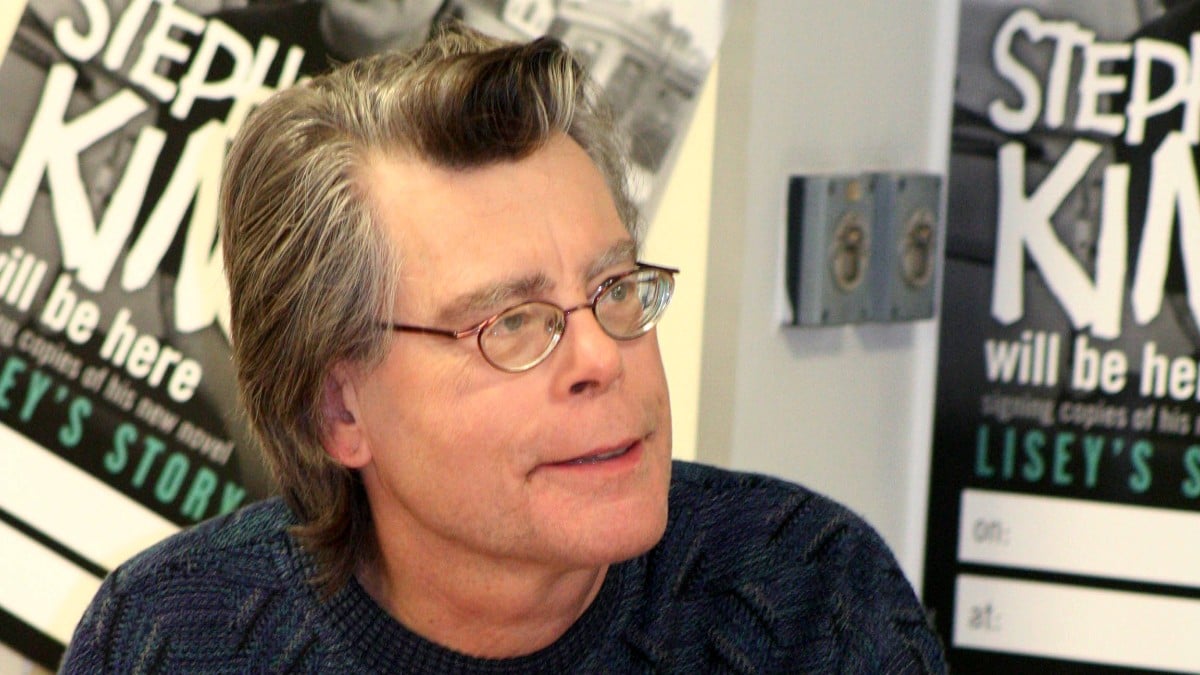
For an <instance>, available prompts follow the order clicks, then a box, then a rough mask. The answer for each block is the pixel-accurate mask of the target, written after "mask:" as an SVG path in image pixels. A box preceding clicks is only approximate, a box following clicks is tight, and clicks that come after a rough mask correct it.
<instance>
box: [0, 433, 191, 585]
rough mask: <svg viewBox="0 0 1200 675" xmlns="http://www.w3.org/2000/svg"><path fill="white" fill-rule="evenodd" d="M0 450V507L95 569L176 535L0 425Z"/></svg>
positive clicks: (151, 514)
mask: <svg viewBox="0 0 1200 675" xmlns="http://www.w3.org/2000/svg"><path fill="white" fill-rule="evenodd" d="M0 448H3V451H2V452H0V508H3V509H4V510H5V511H8V512H9V513H11V514H12V515H14V516H16V517H17V518H19V519H21V520H22V521H24V522H25V523H28V524H29V525H30V526H31V527H33V528H35V529H37V530H38V531H40V532H41V533H42V534H44V535H46V536H47V537H50V538H51V539H53V540H55V541H57V542H58V543H60V544H62V545H63V546H65V547H67V548H69V549H71V550H72V551H75V552H77V553H79V554H80V555H82V556H83V557H85V558H87V559H88V560H90V561H92V562H93V563H96V564H97V565H99V566H101V567H104V568H106V569H112V568H113V567H116V566H117V565H118V564H120V563H122V562H124V561H125V560H126V559H128V558H129V557H130V556H131V555H133V554H135V553H137V552H138V551H141V550H142V549H144V548H146V547H147V546H150V545H151V544H154V543H155V542H157V541H159V540H160V539H163V538H164V537H166V536H167V535H170V534H173V533H175V532H178V531H179V527H178V526H177V525H175V524H174V523H172V522H171V521H169V520H167V519H166V518H163V517H162V516H160V515H158V514H157V513H154V512H153V511H151V510H150V509H148V508H146V507H145V506H142V505H141V504H139V503H137V502H135V501H133V499H131V498H129V497H126V496H125V495H123V494H121V493H120V492H119V491H118V490H117V489H116V488H113V487H111V486H109V485H108V484H106V483H104V482H103V481H101V480H100V479H99V478H96V477H95V476H93V475H91V474H89V473H88V472H86V471H84V470H83V469H80V468H79V467H77V466H75V465H74V464H72V463H71V462H68V461H67V460H65V459H63V458H62V457H59V456H58V455H56V454H54V453H53V452H50V451H49V450H47V449H45V448H43V447H42V446H40V445H38V444H36V443H34V442H32V441H30V440H29V439H27V438H25V437H24V436H22V435H20V434H18V433H16V432H15V431H13V430H12V429H9V428H8V427H5V426H3V425H0ZM90 451H91V452H95V450H94V449H93V450H90ZM2 550H4V549H2V548H0V551H2ZM0 597H2V596H0Z"/></svg>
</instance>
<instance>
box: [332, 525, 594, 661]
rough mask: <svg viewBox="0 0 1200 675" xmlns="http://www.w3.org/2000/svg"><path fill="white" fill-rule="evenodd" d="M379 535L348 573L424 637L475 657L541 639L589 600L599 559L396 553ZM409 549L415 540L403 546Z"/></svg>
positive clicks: (559, 629)
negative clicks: (373, 548)
mask: <svg viewBox="0 0 1200 675" xmlns="http://www.w3.org/2000/svg"><path fill="white" fill-rule="evenodd" d="M396 548H397V547H396V546H395V545H394V544H393V545H392V546H389V545H388V543H387V542H386V541H381V542H380V549H379V550H380V556H379V557H378V558H377V559H376V561H375V563H373V564H372V565H370V566H368V567H364V568H362V569H360V570H359V571H358V572H357V573H356V576H357V578H358V580H359V583H360V584H361V585H362V586H363V588H364V589H366V591H367V593H368V594H369V595H370V596H371V597H372V598H373V599H374V600H375V602H377V603H379V605H380V606H381V607H383V608H384V610H386V611H387V612H388V614H390V615H391V616H392V617H393V618H395V619H396V620H397V621H400V622H401V623H403V624H404V625H405V626H406V627H407V628H408V629H409V630H411V631H413V632H415V633H417V634H418V635H420V636H422V637H424V638H425V639H427V640H430V641H431V642H434V643H436V644H439V645H441V646H443V647H448V648H450V649H454V650H455V651H458V652H461V653H464V654H468V655H470V656H475V657H480V658H493V659H498V658H511V657H516V656H523V655H526V654H531V653H533V652H536V651H538V650H539V649H542V648H544V647H547V646H549V645H550V644H552V643H553V642H554V641H555V640H557V639H558V638H560V637H562V635H563V634H564V633H566V632H567V630H568V629H569V628H570V627H571V626H572V625H573V624H574V623H575V621H576V620H578V619H579V617H580V616H582V615H583V613H584V612H585V611H586V610H587V608H588V607H589V606H591V604H592V601H593V600H595V598H596V596H597V594H598V593H599V592H600V587H601V586H602V585H603V583H604V578H605V574H606V573H607V570H608V568H607V566H604V567H598V568H586V569H578V570H566V571H557V572H550V571H547V570H541V569H534V568H532V567H531V566H528V565H520V564H511V565H495V564H491V565H485V566H480V565H477V564H472V561H466V560H457V561H455V560H453V559H446V557H445V556H442V557H441V558H440V559H436V560H435V559H430V558H428V557H423V556H417V559H414V558H413V556H411V555H398V554H400V553H402V552H401V551H397V550H396ZM403 548H404V549H405V551H404V552H406V553H410V554H411V552H412V550H414V549H415V548H417V547H403Z"/></svg>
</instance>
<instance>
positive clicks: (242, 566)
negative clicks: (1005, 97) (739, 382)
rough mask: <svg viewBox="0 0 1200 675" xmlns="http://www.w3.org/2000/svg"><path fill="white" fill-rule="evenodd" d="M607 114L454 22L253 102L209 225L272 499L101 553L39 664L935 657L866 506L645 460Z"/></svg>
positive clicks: (645, 281) (801, 667)
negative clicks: (408, 48) (63, 633)
mask: <svg viewBox="0 0 1200 675" xmlns="http://www.w3.org/2000/svg"><path fill="white" fill-rule="evenodd" d="M613 139H614V135H613V132H612V128H611V126H609V124H608V122H607V118H606V117H605V115H604V114H603V112H602V110H600V109H599V107H598V106H597V105H596V104H595V102H594V100H593V95H592V94H591V93H590V90H589V88H588V86H587V85H586V83H585V81H584V75H583V73H582V71H581V69H580V68H579V66H578V65H577V64H576V63H575V62H574V61H573V60H572V59H571V58H570V56H569V54H568V53H567V52H566V50H565V49H564V48H563V47H562V46H561V44H559V43H557V42H556V41H554V40H549V39H542V40H539V41H536V42H534V43H531V44H528V45H506V44H499V43H496V42H494V41H492V40H490V39H487V38H484V37H482V36H480V35H477V34H474V33H471V32H467V31H462V30H454V31H449V32H447V33H445V34H442V35H439V36H437V37H436V38H435V39H434V40H432V41H431V43H430V44H428V45H427V46H425V47H423V48H421V49H420V50H418V51H417V52H416V53H415V54H413V55H411V56H404V55H397V54H391V55H383V56H377V57H371V58H369V59H367V60H365V61H360V62H356V63H353V64H350V65H349V66H347V67H344V68H340V69H338V70H337V71H335V72H333V73H332V74H330V75H328V76H323V77H318V78H316V79H315V80H313V81H312V82H311V83H310V84H308V85H306V86H302V87H297V88H293V89H290V90H288V91H286V92H283V93H281V94H279V95H277V96H276V97H274V98H273V99H271V100H270V101H268V102H267V103H265V104H264V105H263V106H262V107H261V108H260V109H259V110H258V111H257V112H256V113H255V115H254V116H252V118H251V119H250V120H249V121H248V122H247V125H246V127H245V128H244V129H243V132H242V133H241V135H240V136H239V138H238V139H237V140H236V141H235V144H234V147H233V149H232V151H231V153H230V156H229V161H228V166H227V171H226V184H225V189H224V193H223V198H222V213H223V228H224V229H223V230H222V232H223V236H224V240H223V246H224V254H225V261H226V267H227V274H228V277H229V281H230V290H231V294H232V295H231V297H232V303H233V335H234V358H235V361H236V364H237V370H238V380H239V387H240V390H241V395H242V400H243V402H244V403H245V406H246V409H247V412H248V418H249V420H250V423H251V425H252V426H253V428H254V429H255V432H256V433H257V435H258V437H259V440H260V441H261V445H262V447H263V449H264V451H265V454H266V456H267V458H268V460H269V462H270V464H271V467H272V469H273V472H274V474H275V475H276V476H277V478H278V480H279V483H280V486H281V489H282V492H283V499H282V500H279V499H275V500H268V501H266V502H262V503H259V504H255V505H253V506H250V507H248V508H246V509H243V510H242V511H240V512H238V513H237V514H234V515H232V516H230V517H226V518H223V519H220V520H216V521H212V522H210V523H207V524H205V525H202V526H200V527H198V528H196V529H194V530H191V531H188V532H185V533H183V534H181V535H178V536H177V537H175V538H172V539H170V540H168V541H166V542H164V543H162V544H160V545H158V546H156V547H155V548H153V549H151V550H150V551H148V552H146V553H144V554H142V555H140V556H138V557H137V558H135V559H134V560H132V561H130V562H129V563H127V564H126V565H124V566H122V567H121V568H120V569H118V570H116V571H114V572H113V573H112V574H111V575H110V576H109V578H108V579H107V580H106V581H105V583H104V586H103V588H102V589H101V591H100V593H99V594H98V597H97V598H96V600H95V601H94V602H93V604H92V606H91V607H90V608H89V610H88V612H87V614H86V615H85V617H84V619H83V621H82V622H81V624H80V626H79V628H78V630H77V632H76V636H75V638H74V640H73V641H72V643H71V645H70V646H69V648H68V653H67V655H66V657H65V662H64V670H66V671H79V672H85V671H86V672H103V671H120V672H124V671H128V670H163V671H169V672H175V671H185V672H186V671H193V670H213V669H223V670H230V671H247V670H269V671H272V672H274V671H288V672H291V671H303V672H374V671H385V672H406V673H409V672H418V673H425V672H429V673H433V672H491V673H495V672H519V673H530V672H554V673H566V672H586V673H625V672H672V673H697V672H714V671H732V672H889V673H893V672H941V671H943V670H944V666H943V664H942V657H941V648H940V646H939V643H938V641H937V638H936V637H935V636H934V635H933V634H932V632H931V631H930V630H929V628H928V626H927V623H926V621H925V617H924V615H923V612H922V610H921V607H920V606H919V604H918V603H917V601H916V599H915V597H914V596H913V593H912V591H911V589H910V588H909V586H908V584H907V583H906V582H905V580H904V578H903V576H902V575H901V573H900V571H899V570H898V569H897V567H896V564H895V561H894V560H893V558H892V556H891V554H890V553H889V552H888V551H887V549H886V548H885V547H884V545H883V544H882V543H881V542H880V540H879V539H878V537H877V536H876V535H875V534H874V533H873V532H872V531H871V530H870V529H869V528H868V527H867V526H866V525H865V524H864V523H863V522H862V521H860V520H859V519H857V518H856V517H854V516H852V515H851V514H849V513H848V512H847V511H846V510H845V509H843V508H841V507H838V506H836V505H834V504H832V503H831V502H829V501H827V500H825V499H823V498H821V497H819V496H817V495H814V494H812V493H810V492H808V491H806V490H804V489H803V488H800V487H798V486H794V485H788V484H785V483H782V482H780V481H776V480H773V479H769V478H766V477H761V476H751V475H739V474H732V473H728V472H724V471H719V470H715V469H711V468H706V467H700V466H696V465H690V464H683V463H677V464H675V465H674V467H672V463H671V459H670V451H671V420H670V411H669V405H668V399H667V386H666V382H665V378H664V375H663V369H662V363H661V359H660V355H659V351H658V345H657V340H656V337H655V332H654V326H655V324H656V323H657V321H658V319H659V318H660V317H661V315H662V313H663V311H664V310H665V308H666V305H667V303H668V301H669V300H670V296H671V292H672V290H673V283H674V274H675V271H674V270H671V269H668V268H663V267H657V266H653V265H647V264H643V263H640V262H638V261H637V257H636V253H637V238H636V233H637V227H636V226H637V219H638V217H637V213H636V209H635V208H634V206H633V203H632V202H631V200H630V198H629V196H628V195H627V193H626V186H625V179H624V175H623V171H622V166H623V165H622V160H621V154H620V152H619V148H618V147H617V145H615V142H614V140H613Z"/></svg>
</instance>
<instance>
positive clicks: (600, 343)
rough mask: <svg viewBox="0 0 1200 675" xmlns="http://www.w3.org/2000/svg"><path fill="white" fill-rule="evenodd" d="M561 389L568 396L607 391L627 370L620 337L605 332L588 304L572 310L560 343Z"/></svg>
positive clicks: (559, 383)
mask: <svg viewBox="0 0 1200 675" xmlns="http://www.w3.org/2000/svg"><path fill="white" fill-rule="evenodd" d="M556 352H558V353H557V354H556V356H558V357H559V360H560V363H559V364H558V367H559V372H558V375H557V376H556V377H557V378H558V386H557V389H558V391H560V392H562V393H563V394H564V395H568V396H580V395H587V394H596V393H600V392H603V391H606V390H607V389H608V388H609V387H611V386H612V385H613V383H614V382H616V381H618V380H619V379H620V378H621V376H622V375H623V374H624V370H625V364H624V359H623V358H622V356H621V346H620V344H619V343H618V341H617V340H616V339H615V338H613V337H612V336H610V335H609V334H608V333H606V332H604V329H603V328H601V327H600V324H599V322H597V321H596V316H595V315H594V314H592V312H591V310H590V308H588V307H587V306H584V307H581V308H579V311H572V312H571V313H570V314H569V316H568V319H567V326H566V331H565V332H564V333H563V336H562V342H561V343H560V344H559V345H558V349H557V350H556Z"/></svg>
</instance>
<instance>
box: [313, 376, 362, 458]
mask: <svg viewBox="0 0 1200 675" xmlns="http://www.w3.org/2000/svg"><path fill="white" fill-rule="evenodd" d="M351 375H352V370H351V369H350V367H349V366H347V365H346V364H344V363H339V364H337V365H335V366H334V367H333V368H332V369H331V370H330V372H329V377H327V378H326V379H325V390H324V391H323V392H322V394H321V414H322V415H324V417H325V437H324V438H323V439H322V441H323V443H324V445H325V452H327V453H329V456H330V457H332V458H333V459H334V460H336V461H337V462H338V463H339V464H341V465H343V466H345V467H346V468H348V469H361V468H362V467H364V466H366V465H367V464H368V463H369V462H370V461H371V449H370V447H369V445H368V443H367V437H366V434H365V433H364V429H363V426H362V419H361V417H360V416H359V412H360V409H359V406H358V389H357V387H356V386H355V381H354V378H353V377H352V376H351Z"/></svg>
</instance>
